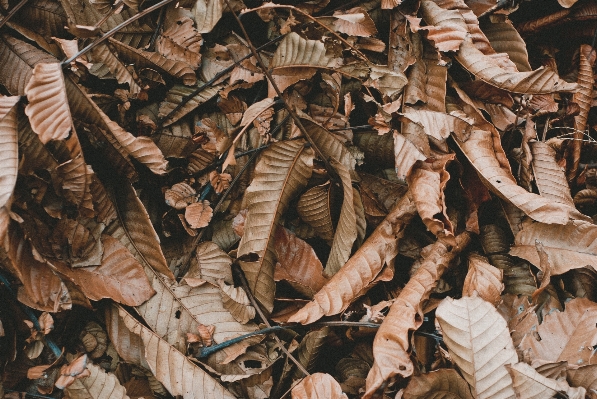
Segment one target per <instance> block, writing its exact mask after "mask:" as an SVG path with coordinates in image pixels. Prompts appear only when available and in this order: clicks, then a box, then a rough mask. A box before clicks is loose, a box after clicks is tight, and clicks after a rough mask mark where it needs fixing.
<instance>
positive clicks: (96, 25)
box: [95, 0, 124, 28]
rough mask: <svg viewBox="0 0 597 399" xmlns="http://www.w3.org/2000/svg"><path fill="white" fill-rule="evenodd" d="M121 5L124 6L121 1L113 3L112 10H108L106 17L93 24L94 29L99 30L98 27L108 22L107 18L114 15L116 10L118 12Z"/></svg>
mask: <svg viewBox="0 0 597 399" xmlns="http://www.w3.org/2000/svg"><path fill="white" fill-rule="evenodd" d="M123 4H124V1H123V0H118V1H117V2H116V3H114V5H113V6H112V8H110V10H109V11H108V12H107V13H106V15H104V17H103V18H102V19H100V20H99V21H98V22H97V23H96V24H95V27H96V28H99V27H100V26H102V25H103V24H104V22H106V21H107V20H108V18H110V17H111V16H112V14H114V13H115V12H116V10H118V8H119V7H120V6H121V5H123Z"/></svg>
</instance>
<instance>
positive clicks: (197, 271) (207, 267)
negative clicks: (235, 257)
mask: <svg viewBox="0 0 597 399" xmlns="http://www.w3.org/2000/svg"><path fill="white" fill-rule="evenodd" d="M195 254H196V259H197V262H196V263H195V262H193V263H191V266H190V268H189V271H188V272H187V274H185V276H184V281H186V283H187V284H188V285H190V286H191V287H198V286H200V285H201V284H203V283H204V282H206V281H207V282H209V283H211V284H213V285H216V284H217V283H218V280H220V279H223V280H224V281H225V282H226V283H228V284H232V271H231V269H230V265H231V264H232V259H231V258H230V256H228V254H227V253H226V252H224V251H222V250H221V249H220V248H219V247H218V246H217V245H216V244H215V243H214V242H211V241H205V242H202V243H201V244H199V245H198V246H197V249H196V250H195Z"/></svg>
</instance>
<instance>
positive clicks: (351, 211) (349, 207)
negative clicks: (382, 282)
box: [325, 158, 357, 277]
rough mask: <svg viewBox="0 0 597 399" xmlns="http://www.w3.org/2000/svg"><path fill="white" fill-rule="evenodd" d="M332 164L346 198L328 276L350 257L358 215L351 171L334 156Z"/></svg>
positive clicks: (341, 210)
mask: <svg viewBox="0 0 597 399" xmlns="http://www.w3.org/2000/svg"><path fill="white" fill-rule="evenodd" d="M330 164H331V165H332V167H334V169H336V172H337V173H338V175H339V176H340V179H341V180H342V188H343V190H344V199H343V200H342V208H341V209H340V219H339V220H338V226H337V227H336V234H334V241H333V243H332V249H331V252H330V256H329V257H328V261H327V263H326V265H325V274H326V276H328V277H331V276H333V275H334V274H336V273H337V272H338V270H340V268H341V267H342V266H344V264H345V263H346V261H347V260H348V258H349V257H350V253H351V251H352V245H353V244H354V242H355V240H356V239H357V215H356V212H355V207H354V199H353V194H354V193H353V190H352V184H351V180H350V172H349V171H348V169H346V168H345V167H344V165H343V164H341V163H340V162H338V161H337V160H336V159H334V158H332V159H331V160H330Z"/></svg>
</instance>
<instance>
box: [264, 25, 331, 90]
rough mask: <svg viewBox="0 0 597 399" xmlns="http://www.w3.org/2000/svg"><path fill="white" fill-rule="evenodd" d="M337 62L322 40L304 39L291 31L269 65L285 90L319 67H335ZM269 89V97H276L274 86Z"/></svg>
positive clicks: (275, 79) (281, 88)
mask: <svg viewBox="0 0 597 399" xmlns="http://www.w3.org/2000/svg"><path fill="white" fill-rule="evenodd" d="M336 64H337V60H336V59H334V58H332V57H329V56H327V55H326V49H325V46H324V45H323V43H322V42H321V41H319V40H308V39H303V38H302V37H300V36H299V35H298V34H297V33H296V32H291V33H289V34H288V35H286V36H285V37H284V39H282V41H281V42H280V44H279V45H278V48H277V49H276V51H275V52H274V56H273V58H272V61H271V63H270V65H269V67H270V68H272V69H273V71H272V77H273V79H274V82H275V83H276V85H277V86H278V88H279V89H280V91H284V90H285V89H286V88H287V87H288V86H290V85H292V84H294V83H296V82H298V81H299V80H302V79H309V78H310V77H311V76H313V75H314V74H315V72H317V68H325V67H330V68H333V67H334V65H336ZM270 86H271V84H270ZM269 91H270V95H268V97H274V96H275V92H274V91H273V88H270V89H269Z"/></svg>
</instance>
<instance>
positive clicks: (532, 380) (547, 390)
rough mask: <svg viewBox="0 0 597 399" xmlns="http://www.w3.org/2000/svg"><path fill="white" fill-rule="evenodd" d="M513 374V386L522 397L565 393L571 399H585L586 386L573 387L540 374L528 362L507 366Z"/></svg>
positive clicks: (517, 395) (540, 396) (525, 398)
mask: <svg viewBox="0 0 597 399" xmlns="http://www.w3.org/2000/svg"><path fill="white" fill-rule="evenodd" d="M506 367H508V371H509V372H510V375H511V376H512V387H513V388H514V391H515V392H516V397H517V398H520V399H531V398H547V397H553V396H554V395H556V394H560V395H561V394H564V395H566V396H567V397H568V398H570V399H584V397H585V393H586V390H585V389H584V388H572V387H570V386H569V385H568V384H567V383H566V382H565V381H556V380H554V379H551V378H546V377H544V376H542V375H541V374H539V373H538V372H537V370H535V369H534V368H532V367H531V366H529V365H528V364H526V363H516V364H511V365H508V366H506Z"/></svg>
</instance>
